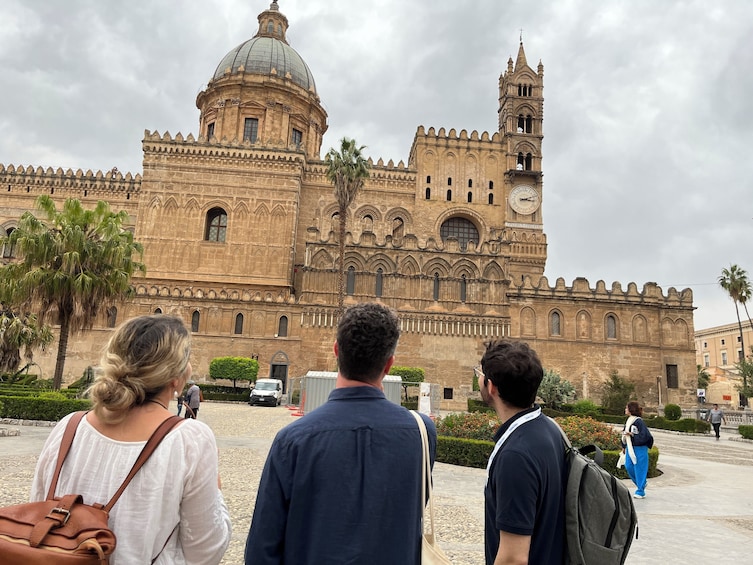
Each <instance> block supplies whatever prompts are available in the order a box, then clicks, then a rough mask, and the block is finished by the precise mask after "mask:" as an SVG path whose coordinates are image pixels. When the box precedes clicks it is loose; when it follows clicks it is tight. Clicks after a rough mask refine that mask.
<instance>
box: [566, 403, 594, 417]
mask: <svg viewBox="0 0 753 565" xmlns="http://www.w3.org/2000/svg"><path fill="white" fill-rule="evenodd" d="M566 409H568V410H571V411H572V413H573V414H577V415H578V416H597V415H600V414H601V406H599V405H598V404H596V403H595V402H592V401H590V400H579V401H578V402H576V403H575V404H571V405H567V406H563V407H562V411H563V412H566V411H567V410H566Z"/></svg>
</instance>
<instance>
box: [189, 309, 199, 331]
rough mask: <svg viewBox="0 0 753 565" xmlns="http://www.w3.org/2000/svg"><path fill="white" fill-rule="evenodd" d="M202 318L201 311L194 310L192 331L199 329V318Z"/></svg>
mask: <svg viewBox="0 0 753 565" xmlns="http://www.w3.org/2000/svg"><path fill="white" fill-rule="evenodd" d="M200 318H201V314H199V311H198V310H194V311H193V314H192V315H191V331H192V332H198V331H199V319H200Z"/></svg>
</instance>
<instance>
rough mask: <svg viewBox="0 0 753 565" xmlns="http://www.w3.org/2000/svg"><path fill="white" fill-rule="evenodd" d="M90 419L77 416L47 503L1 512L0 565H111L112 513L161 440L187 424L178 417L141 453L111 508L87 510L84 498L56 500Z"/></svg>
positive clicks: (68, 431) (70, 424) (160, 429)
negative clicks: (82, 425)
mask: <svg viewBox="0 0 753 565" xmlns="http://www.w3.org/2000/svg"><path fill="white" fill-rule="evenodd" d="M85 414H86V412H77V413H76V414H74V415H73V417H72V418H71V419H70V420H69V422H68V425H67V426H66V428H65V433H64V434H63V439H62V441H61V443H60V450H59V452H58V460H57V464H56V466H55V474H54V475H53V477H52V482H51V483H50V490H49V491H48V493H47V500H44V501H42V502H28V503H26V504H19V505H17V506H8V507H5V508H0V561H2V563H3V564H4V565H34V564H37V563H39V564H45V565H47V564H49V563H55V564H56V565H69V564H70V565H74V564H76V565H88V564H99V565H103V564H106V563H109V559H110V555H111V554H112V552H113V551H114V550H115V543H116V541H115V534H114V533H113V531H112V530H110V528H109V527H108V525H107V519H108V516H109V512H110V510H111V509H112V507H113V506H114V505H115V503H116V502H117V501H118V499H119V498H120V495H122V494H123V491H124V490H125V489H126V487H127V486H128V483H130V482H131V479H133V477H134V476H135V475H136V473H137V472H138V470H139V469H140V468H141V467H142V465H144V463H146V461H147V459H149V457H150V456H151V454H152V452H154V450H155V448H156V447H157V446H158V445H159V443H160V442H161V441H162V439H163V438H164V437H165V436H166V435H167V433H168V432H169V431H170V430H171V429H172V428H173V427H174V426H175V425H176V424H178V423H179V422H181V421H183V419H182V418H179V417H178V416H171V417H170V418H168V419H167V420H165V421H164V422H162V424H160V426H159V427H158V428H157V429H156V430H155V431H154V433H153V434H152V435H151V437H150V438H149V440H148V441H147V442H146V445H145V446H144V448H143V449H142V450H141V453H140V454H139V456H138V458H137V459H136V462H135V463H134V464H133V467H132V468H131V471H130V473H128V476H127V477H126V478H125V480H124V481H123V484H122V485H120V488H119V489H118V490H117V492H116V493H115V494H114V495H113V497H112V498H111V499H110V502H108V503H107V504H105V505H104V506H103V505H102V504H99V503H95V504H91V505H89V504H84V501H83V498H82V496H81V495H80V494H67V495H65V496H62V497H59V498H55V487H56V486H57V483H58V477H59V476H60V470H61V469H62V468H63V462H64V461H65V458H66V456H67V455H68V452H69V451H70V448H71V444H72V443H73V437H74V436H75V435H76V429H77V428H78V425H79V423H80V422H81V419H82V418H83V417H84V415H85ZM165 545H167V544H165ZM163 549H164V548H163Z"/></svg>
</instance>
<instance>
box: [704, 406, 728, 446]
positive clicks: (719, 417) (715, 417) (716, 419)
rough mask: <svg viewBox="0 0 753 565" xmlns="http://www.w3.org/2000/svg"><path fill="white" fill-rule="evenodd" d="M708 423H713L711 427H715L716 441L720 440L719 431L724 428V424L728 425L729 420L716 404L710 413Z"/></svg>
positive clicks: (707, 418) (707, 417)
mask: <svg viewBox="0 0 753 565" xmlns="http://www.w3.org/2000/svg"><path fill="white" fill-rule="evenodd" d="M706 421H708V422H711V425H712V426H713V427H714V433H715V434H716V439H719V429H720V428H721V427H722V423H724V424H726V423H727V418H725V416H724V412H722V410H721V409H720V408H719V405H718V404H714V407H713V408H712V409H711V410H710V411H709V414H708V416H706Z"/></svg>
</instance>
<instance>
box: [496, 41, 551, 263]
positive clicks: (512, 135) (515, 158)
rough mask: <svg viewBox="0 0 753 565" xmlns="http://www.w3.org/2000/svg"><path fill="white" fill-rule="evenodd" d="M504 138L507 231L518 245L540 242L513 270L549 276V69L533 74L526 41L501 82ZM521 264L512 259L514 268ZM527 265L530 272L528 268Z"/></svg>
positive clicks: (500, 117) (508, 66)
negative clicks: (545, 212) (545, 161)
mask: <svg viewBox="0 0 753 565" xmlns="http://www.w3.org/2000/svg"><path fill="white" fill-rule="evenodd" d="M498 112H499V133H500V135H501V136H502V145H503V147H504V151H505V159H506V164H505V183H504V185H505V186H504V188H505V198H506V213H505V229H506V231H509V232H510V233H514V234H515V239H516V240H517V241H519V242H523V241H525V242H528V243H536V244H538V245H534V246H533V247H535V248H537V249H538V252H536V253H535V255H536V257H527V258H523V257H520V259H521V262H520V265H518V267H517V268H516V266H515V265H513V264H511V270H512V271H513V272H517V273H518V274H519V273H521V272H528V273H531V274H535V273H537V272H538V273H540V274H543V272H544V264H545V263H546V238H545V236H544V225H543V218H542V212H541V204H542V199H543V173H542V170H541V161H542V153H541V145H542V141H543V139H544V131H543V121H544V65H543V64H542V63H541V62H540V61H539V65H538V69H537V71H534V70H533V69H532V68H531V67H530V66H529V65H528V62H527V61H526V54H525V50H524V49H523V39H522V36H521V41H520V47H519V48H518V57H517V59H516V60H515V62H514V63H513V60H512V57H511V58H510V59H509V60H508V61H507V69H506V70H505V72H504V73H503V74H502V75H500V77H499V110H498ZM515 262H516V261H514V260H512V261H511V263H515ZM526 264H527V268H524V265H526Z"/></svg>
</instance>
